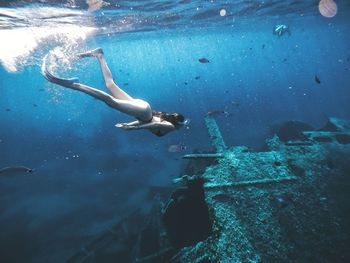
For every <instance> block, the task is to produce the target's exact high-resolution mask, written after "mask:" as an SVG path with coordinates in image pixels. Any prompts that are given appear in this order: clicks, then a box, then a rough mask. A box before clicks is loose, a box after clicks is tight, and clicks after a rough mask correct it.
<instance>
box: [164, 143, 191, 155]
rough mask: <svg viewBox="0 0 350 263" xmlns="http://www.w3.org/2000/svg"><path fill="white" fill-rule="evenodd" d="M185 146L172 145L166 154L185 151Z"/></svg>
mask: <svg viewBox="0 0 350 263" xmlns="http://www.w3.org/2000/svg"><path fill="white" fill-rule="evenodd" d="M186 149H187V146H186V145H183V144H172V145H170V146H169V147H168V152H170V153H175V152H179V151H182V150H186Z"/></svg>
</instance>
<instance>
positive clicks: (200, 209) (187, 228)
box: [163, 178, 212, 249]
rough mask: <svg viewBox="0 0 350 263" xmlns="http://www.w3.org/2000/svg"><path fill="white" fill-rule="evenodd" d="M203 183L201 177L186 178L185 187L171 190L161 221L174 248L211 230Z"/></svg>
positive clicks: (192, 243)
mask: <svg viewBox="0 0 350 263" xmlns="http://www.w3.org/2000/svg"><path fill="white" fill-rule="evenodd" d="M203 183H204V180H203V179H202V178H196V179H193V180H188V181H187V186H186V187H183V188H178V189H176V190H175V191H174V192H173V194H172V195H171V198H170V200H169V202H168V204H167V205H166V208H165V209H164V214H163V223H164V226H165V229H166V232H167V236H168V238H169V240H170V243H171V244H172V245H173V246H174V247H175V248H176V249H180V248H183V247H185V246H191V245H194V244H195V243H197V242H199V241H201V240H204V239H206V238H207V237H208V236H209V235H210V234H211V232H212V229H211V226H212V222H211V221H210V218H209V211H208V206H207V204H206V202H205V196H204V188H203Z"/></svg>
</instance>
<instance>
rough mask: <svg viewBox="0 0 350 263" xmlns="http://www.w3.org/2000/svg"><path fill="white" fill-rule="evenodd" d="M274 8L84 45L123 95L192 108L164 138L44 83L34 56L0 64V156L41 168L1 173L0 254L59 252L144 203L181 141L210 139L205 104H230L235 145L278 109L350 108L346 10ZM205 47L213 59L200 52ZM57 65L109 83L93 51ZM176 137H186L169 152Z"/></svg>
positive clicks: (195, 144) (0, 163) (163, 180)
mask: <svg viewBox="0 0 350 263" xmlns="http://www.w3.org/2000/svg"><path fill="white" fill-rule="evenodd" d="M281 20H282V19H279V18H274V19H270V20H266V19H261V18H260V20H258V19H257V20H249V21H243V22H241V23H239V24H235V25H234V26H233V27H225V28H216V29H215V28H210V29H209V28H204V27H203V28H197V29H187V30H185V29H181V30H169V31H158V32H149V33H133V34H122V35H118V34H115V35H110V36H107V35H104V36H96V37H95V38H92V39H89V40H88V41H87V42H86V43H85V44H84V46H81V50H86V49H89V48H96V47H102V48H103V50H104V52H105V55H106V58H107V61H108V63H109V66H110V68H111V70H112V72H113V73H114V77H115V81H116V82H117V83H118V84H119V85H120V86H121V87H123V88H125V90H126V91H127V92H129V93H130V95H132V96H134V97H137V98H142V99H146V100H147V101H149V102H150V104H151V105H152V107H153V108H154V109H156V110H162V111H176V112H181V113H183V114H184V115H185V116H186V117H188V118H189V119H190V120H191V123H190V125H189V126H188V128H183V129H181V130H179V131H176V132H173V133H172V134H169V135H167V136H165V137H162V138H158V137H156V136H154V135H152V134H151V133H149V132H147V131H132V132H126V131H123V130H120V129H117V128H115V127H114V124H115V123H117V122H125V121H131V119H130V118H129V117H128V116H125V115H123V114H121V113H119V112H117V111H115V110H113V109H110V108H108V107H106V105H104V104H103V103H101V102H99V101H96V100H95V99H92V98H90V97H88V96H87V95H85V94H81V93H78V92H76V91H71V90H66V89H64V88H62V87H59V86H55V85H53V84H50V83H48V82H47V81H46V80H45V79H44V78H43V77H42V76H41V74H40V65H34V66H30V67H26V68H24V69H22V70H21V71H19V72H17V73H8V72H6V71H5V69H4V68H0V86H1V90H0V92H1V95H0V120H1V126H0V167H5V166H10V165H26V166H29V167H33V168H35V169H36V172H35V174H33V175H32V176H18V177H13V178H0V179H1V180H0V187H1V192H0V198H1V200H0V209H1V213H0V227H1V229H2V230H1V232H2V233H1V235H0V254H1V255H5V257H7V258H12V259H13V260H14V261H17V262H21V261H22V260H23V258H31V259H33V261H32V262H61V261H62V260H63V259H66V258H67V255H68V256H69V255H71V254H72V253H74V252H75V251H77V250H79V248H80V247H81V245H82V244H84V242H86V240H88V239H89V238H91V237H93V236H94V235H95V234H98V233H100V232H101V231H103V230H105V229H106V228H107V227H108V226H110V225H111V224H113V222H115V221H116V220H117V219H118V218H120V217H121V216H122V215H124V214H125V213H127V212H128V211H130V210H131V209H132V208H133V207H139V206H142V207H144V208H146V205H147V204H148V200H147V191H148V189H149V186H153V185H162V186H164V185H169V184H170V182H171V178H173V177H175V176H179V175H182V172H181V169H183V167H184V166H185V165H186V162H185V161H184V160H181V156H182V155H183V154H184V153H187V152H192V151H193V150H195V149H203V150H204V149H210V147H211V146H210V143H209V141H208V135H207V131H206V129H205V126H204V121H203V117H204V115H205V114H206V113H207V112H208V111H211V110H223V109H225V110H226V111H227V112H228V114H226V115H222V116H219V117H218V123H219V125H220V127H221V130H222V133H223V135H224V138H225V140H226V143H227V144H228V145H230V146H233V145H248V146H251V147H259V146H261V145H262V144H263V141H264V139H265V138H267V137H268V136H269V126H271V125H273V124H275V123H279V122H282V121H287V120H300V121H304V122H307V123H309V124H311V125H313V126H315V127H320V126H322V125H323V124H324V123H325V121H326V119H327V117H328V116H335V117H339V118H346V119H349V118H350V104H349V101H350V91H349V88H350V85H349V82H350V74H349V71H350V50H349V46H350V45H349V43H350V39H349V36H350V27H349V22H348V21H347V20H346V19H343V18H342V17H340V16H339V17H335V18H334V19H332V20H330V19H325V18H322V17H321V16H315V17H313V16H309V17H300V18H290V19H287V21H286V19H283V21H281ZM280 22H285V23H288V24H289V25H290V26H291V30H292V35H291V36H290V37H288V36H283V37H281V38H278V37H276V36H274V35H272V32H271V31H272V28H273V26H274V25H275V24H276V23H280ZM43 48H44V47H43ZM47 51H49V50H47ZM202 57H205V58H207V59H209V61H210V63H206V64H203V63H199V61H198V59H199V58H202ZM59 73H60V75H61V76H64V77H68V76H69V77H70V76H78V77H79V79H80V81H81V82H82V83H84V84H88V85H91V86H93V87H96V88H101V89H103V88H104V84H103V79H102V75H101V74H100V71H99V66H98V63H97V61H95V60H94V59H93V58H91V59H90V58H89V59H84V60H82V61H79V62H76V64H73V69H72V70H66V69H62V70H61V71H59ZM315 75H317V76H318V77H319V79H320V80H321V83H320V84H317V83H316V82H315ZM196 76H200V78H199V79H195V77H196ZM186 83H187V84H186ZM172 144H183V145H186V146H187V149H186V150H183V151H180V152H175V153H171V152H168V147H169V146H170V145H172ZM77 156H78V157H77ZM28 240H30V242H28ZM19 250H20V251H22V253H20V254H18V253H16V251H19ZM34 259H35V260H34ZM22 262H23V261H22ZM26 262H29V261H26Z"/></svg>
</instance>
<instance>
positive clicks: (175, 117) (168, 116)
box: [153, 111, 185, 127]
mask: <svg viewBox="0 0 350 263" xmlns="http://www.w3.org/2000/svg"><path fill="white" fill-rule="evenodd" d="M153 116H157V117H159V118H161V119H162V120H164V121H168V122H170V123H172V124H173V125H174V126H175V127H180V126H181V125H183V124H184V122H185V117H184V116H183V115H181V114H180V113H177V112H172V113H168V112H161V111H154V112H153Z"/></svg>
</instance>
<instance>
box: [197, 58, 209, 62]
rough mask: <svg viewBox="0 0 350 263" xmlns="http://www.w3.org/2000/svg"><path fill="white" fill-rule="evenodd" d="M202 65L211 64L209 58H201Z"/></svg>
mask: <svg viewBox="0 0 350 263" xmlns="http://www.w3.org/2000/svg"><path fill="white" fill-rule="evenodd" d="M198 61H199V62H200V63H209V62H210V61H209V60H208V59H207V58H200V59H198Z"/></svg>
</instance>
